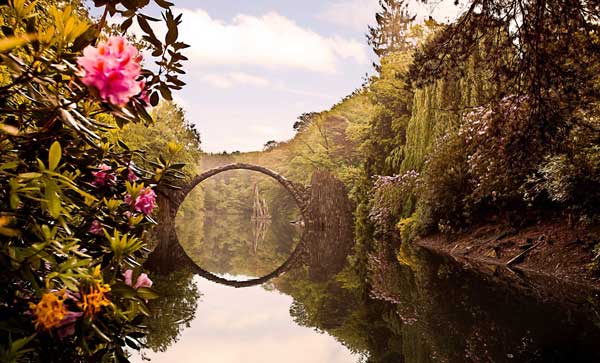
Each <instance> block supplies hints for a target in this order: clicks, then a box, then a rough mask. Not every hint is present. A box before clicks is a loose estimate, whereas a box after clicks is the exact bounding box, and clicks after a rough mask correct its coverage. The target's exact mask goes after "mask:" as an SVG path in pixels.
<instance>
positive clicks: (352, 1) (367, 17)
mask: <svg viewBox="0 0 600 363" xmlns="http://www.w3.org/2000/svg"><path fill="white" fill-rule="evenodd" d="M379 9H380V7H379V1H378V0H342V1H340V0H337V1H330V2H329V3H328V4H327V5H326V6H325V9H324V10H323V11H322V12H321V13H320V14H319V15H317V17H318V18H319V19H321V20H326V21H329V22H331V23H333V24H337V25H341V26H346V27H349V28H352V29H355V30H359V31H363V32H365V33H366V31H367V25H368V24H372V23H374V22H375V13H376V12H377V11H378V10H379Z"/></svg>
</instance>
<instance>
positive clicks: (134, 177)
mask: <svg viewBox="0 0 600 363" xmlns="http://www.w3.org/2000/svg"><path fill="white" fill-rule="evenodd" d="M138 179H139V178H138V176H137V175H135V173H134V172H133V170H131V169H129V171H128V172H127V180H129V181H130V182H134V181H136V180H138Z"/></svg>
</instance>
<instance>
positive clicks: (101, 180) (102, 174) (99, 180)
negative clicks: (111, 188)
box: [92, 164, 116, 187]
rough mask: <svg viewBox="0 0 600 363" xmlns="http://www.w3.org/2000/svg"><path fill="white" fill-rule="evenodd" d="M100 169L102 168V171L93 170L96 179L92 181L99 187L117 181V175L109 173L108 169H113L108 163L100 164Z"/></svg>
mask: <svg viewBox="0 0 600 363" xmlns="http://www.w3.org/2000/svg"><path fill="white" fill-rule="evenodd" d="M98 169H100V171H93V172H92V175H93V176H94V181H92V184H94V185H95V186H97V187H101V186H104V185H107V184H112V183H114V182H115V180H116V177H115V175H114V174H112V173H108V171H110V170H111V167H110V166H108V165H106V164H100V165H98Z"/></svg>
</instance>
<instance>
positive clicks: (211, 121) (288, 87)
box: [150, 0, 447, 152]
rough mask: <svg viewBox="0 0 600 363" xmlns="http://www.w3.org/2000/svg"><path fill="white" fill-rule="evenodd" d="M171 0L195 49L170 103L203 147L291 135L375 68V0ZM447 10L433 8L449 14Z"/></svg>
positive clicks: (249, 146)
mask: <svg viewBox="0 0 600 363" xmlns="http://www.w3.org/2000/svg"><path fill="white" fill-rule="evenodd" d="M172 1H173V0H172ZM173 2H174V3H175V6H176V9H175V13H176V14H178V13H182V14H183V17H182V19H183V22H182V24H181V25H180V30H179V34H180V39H181V40H182V41H184V42H186V43H188V44H189V45H190V48H188V49H186V50H185V51H184V52H183V54H184V55H186V56H187V57H188V58H189V61H188V62H186V63H185V64H184V69H185V71H186V72H187V74H186V75H185V76H183V77H182V79H183V80H184V81H185V82H187V86H185V87H184V89H183V90H181V91H178V92H176V93H175V97H174V99H175V101H176V102H177V103H178V104H179V105H180V106H181V107H183V108H184V109H185V111H186V116H187V119H188V120H189V121H190V122H192V123H194V124H195V125H196V126H197V129H198V130H199V131H200V133H201V138H202V148H203V150H204V151H207V152H222V151H229V152H231V151H236V150H237V151H254V150H261V149H262V147H263V145H264V144H265V143H266V142H267V141H270V140H276V141H284V140H288V139H290V138H291V137H292V136H293V134H294V131H293V128H292V125H293V124H294V122H295V120H296V118H297V117H298V116H300V115H301V114H302V113H305V112H318V111H323V110H326V109H329V108H330V107H331V106H332V105H334V104H335V103H337V102H338V101H339V100H341V99H342V98H343V97H344V96H346V95H348V94H350V93H352V92H353V91H354V90H355V89H357V88H359V87H360V86H361V84H362V83H363V81H364V79H365V78H366V75H367V74H372V73H373V72H374V71H373V67H372V63H373V61H374V60H375V59H376V57H375V55H374V54H373V53H372V51H371V49H370V47H369V46H368V45H367V42H366V37H365V34H366V32H367V25H368V24H369V23H373V22H374V16H375V13H376V12H377V11H378V10H379V5H378V0H303V1H297V0H253V1H247V0H228V1H222V0H203V1H197V0H196V1H193V0H174V1H173ZM445 9H446V8H445V7H442V8H436V9H434V10H433V11H435V12H437V13H438V14H441V15H442V18H443V17H444V14H445V12H447V11H446V10H445ZM156 10H157V9H151V10H150V12H151V13H152V11H156ZM157 34H160V30H157Z"/></svg>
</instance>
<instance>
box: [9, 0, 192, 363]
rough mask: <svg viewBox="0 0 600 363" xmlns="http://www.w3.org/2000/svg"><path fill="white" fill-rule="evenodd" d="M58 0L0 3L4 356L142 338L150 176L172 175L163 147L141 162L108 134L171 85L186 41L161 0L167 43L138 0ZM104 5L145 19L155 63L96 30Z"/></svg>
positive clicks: (59, 354)
mask: <svg viewBox="0 0 600 363" xmlns="http://www.w3.org/2000/svg"><path fill="white" fill-rule="evenodd" d="M69 3H71V2H48V1H37V2H35V1H25V0H12V1H10V2H8V4H7V2H1V3H0V4H3V5H0V9H1V22H2V27H1V31H2V34H1V37H0V283H1V284H2V287H3V291H2V293H1V294H0V319H1V321H2V329H1V330H0V361H3V362H14V361H58V360H63V361H69V362H80V361H82V362H83V361H86V362H87V361H126V360H127V359H126V352H125V351H124V347H125V345H127V346H130V347H133V348H139V346H140V341H139V340H138V339H139V338H141V337H143V336H144V335H145V331H144V327H142V326H140V325H139V322H140V321H141V320H140V319H141V316H142V315H141V314H149V311H148V308H147V306H146V301H147V300H149V299H153V298H155V297H156V294H155V293H154V292H153V290H152V289H151V288H150V286H151V284H152V283H151V280H150V279H149V278H148V277H147V276H146V275H145V274H143V273H141V271H140V262H141V259H143V258H144V255H145V253H146V252H147V251H146V249H145V233H146V232H147V230H148V228H149V227H151V226H152V225H153V223H154V221H153V219H152V217H151V214H152V213H153V212H154V210H155V207H156V203H155V196H156V194H155V192H154V189H155V188H156V187H158V186H159V185H160V184H161V183H172V182H174V180H175V179H176V178H179V177H181V173H180V172H179V171H177V170H175V169H174V167H175V166H176V164H174V163H171V162H166V161H164V160H165V159H160V160H158V161H157V162H154V163H153V164H152V166H153V170H152V171H150V170H146V169H144V168H141V167H140V165H141V162H140V160H141V158H140V156H141V154H140V153H139V152H137V151H135V150H130V148H129V147H128V146H127V144H126V143H124V142H122V140H114V139H113V138H112V137H109V136H110V135H109V134H108V131H109V130H111V129H114V128H116V127H117V125H124V124H126V123H129V122H138V123H139V122H141V123H149V122H152V119H151V117H150V116H149V114H148V112H147V111H146V107H148V106H149V103H152V104H153V105H156V104H157V103H158V101H159V98H160V96H159V95H162V96H163V97H165V98H170V89H177V88H180V86H181V85H182V83H181V82H180V81H179V80H178V79H177V77H176V76H175V73H180V72H181V69H180V64H179V61H180V60H182V59H183V58H184V57H183V56H181V55H180V54H179V52H178V49H182V48H183V47H184V46H185V45H184V44H183V43H178V42H177V32H176V26H177V23H178V22H179V19H178V18H175V17H173V15H172V13H171V11H170V10H169V9H168V7H169V3H167V2H164V1H161V2H159V5H161V6H163V7H165V8H166V9H165V14H164V15H165V16H164V18H165V19H166V22H167V26H168V28H169V30H168V34H167V36H166V39H165V44H163V43H161V42H160V41H159V40H157V39H156V37H155V36H154V34H153V33H152V30H151V29H146V28H147V27H146V26H145V25H143V24H145V23H147V19H146V17H145V16H144V15H143V14H140V13H139V12H138V11H139V10H140V9H141V7H143V6H144V5H146V4H147V3H148V2H147V1H124V2H120V1H110V2H104V1H96V2H95V3H96V4H97V5H98V6H105V9H104V10H105V11H104V16H103V17H102V19H101V21H100V23H99V24H97V25H96V24H92V23H91V21H90V20H89V19H88V18H87V17H86V16H85V11H84V9H83V8H82V7H81V6H76V7H72V6H70V5H68V4H69ZM72 3H74V4H75V5H77V4H79V2H78V1H73V2H72ZM119 9H121V10H119ZM109 13H110V14H111V15H112V14H116V13H119V14H121V15H122V16H124V17H125V22H124V24H123V26H122V28H123V29H126V28H127V27H128V26H129V25H131V23H132V21H133V19H134V18H137V20H138V22H139V23H140V25H141V26H142V28H143V29H146V30H144V31H145V32H146V33H147V35H146V37H145V38H144V39H145V40H146V41H148V42H149V43H150V44H151V47H152V48H153V49H154V52H153V54H154V55H155V56H159V57H160V61H159V68H160V69H159V70H158V71H157V73H156V74H155V73H154V72H151V71H149V70H146V69H142V64H141V57H139V56H138V51H137V49H135V48H134V47H133V46H131V45H129V44H128V43H127V41H125V39H124V38H121V37H110V38H107V39H104V40H100V39H99V38H100V34H99V31H98V30H99V29H101V28H102V27H103V25H104V22H105V21H106V16H107V14H109ZM148 33H151V34H148ZM82 51H83V55H82ZM182 57H183V58H182ZM171 151H172V152H175V151H176V148H171ZM168 159H169V160H170V159H171V158H168ZM136 160H137V161H138V162H137V163H136ZM134 278H135V281H136V283H135V284H134V283H133V282H132V281H133V280H132V279H134Z"/></svg>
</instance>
